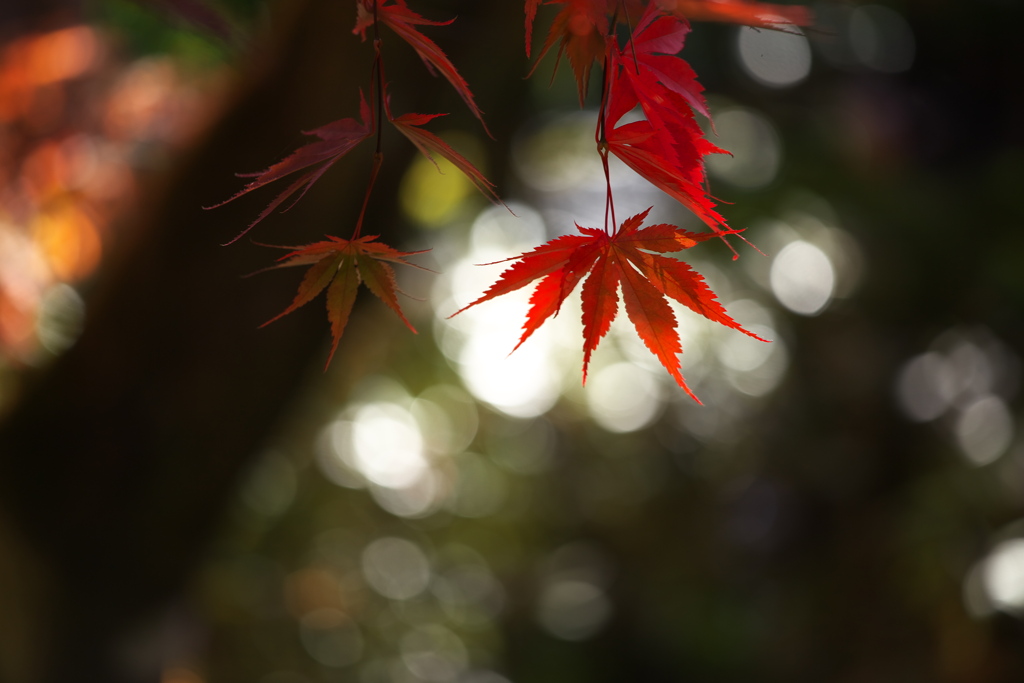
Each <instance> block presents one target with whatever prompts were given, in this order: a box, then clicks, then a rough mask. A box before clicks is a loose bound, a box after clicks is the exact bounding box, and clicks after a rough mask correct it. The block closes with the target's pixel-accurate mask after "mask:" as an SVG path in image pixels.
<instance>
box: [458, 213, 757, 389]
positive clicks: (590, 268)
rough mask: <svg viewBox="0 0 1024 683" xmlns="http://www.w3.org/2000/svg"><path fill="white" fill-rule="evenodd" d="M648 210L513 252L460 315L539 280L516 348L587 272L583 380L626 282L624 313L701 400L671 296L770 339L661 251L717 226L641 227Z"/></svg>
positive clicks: (675, 247) (680, 246) (684, 243)
mask: <svg viewBox="0 0 1024 683" xmlns="http://www.w3.org/2000/svg"><path fill="white" fill-rule="evenodd" d="M649 211H650V209H648V210H647V211H644V212H642V213H640V214H637V215H636V216H633V217H632V218H628V219H626V220H625V221H623V223H622V225H621V226H620V227H619V229H618V230H617V231H615V232H614V233H612V234H611V235H609V234H608V233H607V232H605V231H604V230H600V229H597V228H584V227H580V226H579V225H577V226H576V227H577V228H578V229H579V231H580V233H581V234H578V235H575V234H574V235H563V236H561V237H556V238H555V239H553V240H551V241H550V242H547V243H545V244H542V245H541V246H539V247H537V248H535V249H533V250H532V251H529V252H526V253H524V254H520V255H519V256H517V257H515V258H514V259H510V260H512V261H515V263H513V264H512V265H511V266H510V267H509V268H508V269H506V270H505V272H504V273H502V274H501V276H500V277H499V278H498V281H497V282H495V283H494V284H493V285H491V287H490V288H489V289H488V290H487V291H486V292H485V293H484V294H483V296H481V297H480V298H479V299H477V300H476V301H474V302H473V303H471V304H469V306H466V307H465V308H463V309H461V310H459V311H457V312H456V313H455V315H457V314H458V313H461V312H462V311H464V310H466V309H467V308H469V307H471V306H475V305H477V304H479V303H483V302H484V301H487V300H489V299H493V298H495V297H498V296H501V295H503V294H508V293H509V292H512V291H515V290H517V289H520V288H521V287H525V286H526V285H528V284H530V283H532V282H534V281H535V280H540V282H539V283H537V288H536V289H535V290H534V292H533V295H532V296H531V297H530V309H529V311H528V312H527V315H526V323H525V324H524V325H523V335H522V337H521V338H520V340H519V344H517V345H516V348H519V346H520V345H521V344H522V343H523V342H524V341H526V340H527V339H528V338H529V337H530V335H532V334H533V332H534V331H535V330H537V328H539V327H540V326H541V324H543V322H544V321H545V320H547V319H548V318H550V317H551V316H553V315H555V314H556V313H558V311H559V309H560V308H561V307H562V303H563V302H564V301H565V299H566V298H567V297H568V296H569V294H570V293H571V292H572V290H573V289H575V287H576V285H577V284H579V282H580V280H582V279H583V278H584V277H586V282H584V283H583V291H582V296H581V299H582V308H583V318H582V320H583V381H584V382H586V380H587V366H588V365H589V363H590V356H591V354H592V353H593V351H594V349H596V348H597V345H598V342H600V340H601V338H602V337H603V336H604V335H605V334H606V333H607V332H608V329H609V328H610V327H611V323H612V320H614V319H615V316H616V314H617V313H618V303H619V294H618V292H619V290H620V289H621V291H622V300H623V303H624V304H625V308H626V315H628V316H629V319H630V321H631V322H632V323H633V326H634V327H635V328H636V331H637V333H638V334H639V335H640V339H642V340H643V342H644V344H645V345H646V346H647V348H648V349H649V350H650V351H651V352H652V353H653V354H654V355H655V356H656V357H657V358H658V360H659V361H661V364H662V365H663V366H665V369H666V370H668V373H669V374H670V375H671V376H672V378H673V379H675V381H676V383H678V384H679V386H680V387H682V388H683V390H684V391H686V393H687V394H689V395H690V396H691V397H692V398H693V400H695V401H697V402H698V403H700V400H699V399H698V398H697V397H696V396H695V395H694V394H693V392H692V391H690V388H689V387H688V386H687V385H686V382H685V381H684V380H683V375H682V373H681V372H680V362H679V354H680V353H682V345H681V344H680V341H679V334H678V332H677V331H676V318H675V315H674V314H673V312H672V308H671V306H669V303H668V300H667V299H666V297H670V298H672V299H675V300H676V301H678V302H679V303H681V304H683V305H684V306H686V307H687V308H689V309H691V310H692V311H695V312H697V313H699V314H701V315H703V316H704V317H706V318H708V319H710V320H714V321H715V322H718V323H721V324H723V325H725V326H727V327H731V328H733V329H736V330H739V331H740V332H743V333H744V334H747V335H750V336H751V337H753V338H755V339H759V340H761V341H766V340H764V339H761V338H760V337H758V336H757V335H756V334H754V333H753V332H750V331H748V330H745V329H744V328H743V327H742V326H741V325H740V324H739V323H737V322H736V321H735V320H733V319H732V317H730V316H729V314H728V313H727V312H726V311H725V308H724V307H723V306H722V304H721V303H719V301H718V300H717V299H716V298H715V294H714V292H712V291H711V289H710V288H709V287H708V286H707V283H705V282H704V278H702V277H701V276H700V274H699V273H697V272H696V271H694V270H692V269H691V268H690V266H689V265H688V264H686V263H685V262H683V261H680V260H678V259H675V258H671V257H669V256H665V255H664V254H668V253H672V252H677V251H681V250H683V249H689V248H690V247H693V246H695V245H697V244H698V243H700V242H703V241H704V240H707V239H709V238H710V237H713V236H714V234H713V233H693V232H688V231H686V230H682V229H680V228H677V227H676V226H674V225H668V224H664V223H661V224H657V225H649V226H647V227H645V228H641V227H640V225H641V224H642V223H643V221H644V219H645V218H646V217H647V214H648V212H649ZM732 232H735V231H732ZM513 350H514V349H513Z"/></svg>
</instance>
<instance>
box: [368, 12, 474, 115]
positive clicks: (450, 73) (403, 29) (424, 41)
mask: <svg viewBox="0 0 1024 683" xmlns="http://www.w3.org/2000/svg"><path fill="white" fill-rule="evenodd" d="M375 2H377V3H378V4H377V18H378V20H379V21H381V22H382V23H383V24H384V25H385V26H387V27H388V28H390V29H391V30H392V31H394V32H395V33H396V34H398V36H399V37H400V38H401V39H402V40H404V41H405V42H406V43H408V44H409V45H410V46H412V48H413V49H414V50H416V54H418V55H419V56H420V59H422V60H423V62H424V63H425V64H426V65H427V69H428V70H429V71H430V72H431V73H432V74H436V73H440V74H441V75H442V76H444V77H445V78H446V79H447V80H448V82H449V83H451V84H452V87H453V88H455V92H457V93H459V96H460V97H461V98H462V100H463V101H464V102H465V103H466V106H467V107H469V110H470V111H471V112H473V116H475V117H477V119H479V120H480V123H481V124H483V126H484V130H485V131H486V130H487V124H486V123H484V118H483V112H482V111H480V107H478V106H477V104H476V100H475V99H474V98H473V93H472V91H471V90H470V89H469V84H468V83H466V80H465V79H464V78H463V77H462V75H461V74H460V73H459V72H458V70H457V69H456V68H455V65H454V64H452V62H451V60H450V59H448V56H447V55H446V54H445V53H444V51H443V50H442V49H441V48H440V47H438V45H437V43H435V42H434V41H432V40H431V39H430V38H428V37H426V36H425V35H423V34H422V33H421V32H420V31H419V30H418V29H417V28H415V27H416V26H447V25H448V24H450V23H452V22H453V21H454V19H449V20H448V21H431V20H429V19H425V18H423V17H422V16H420V15H419V14H417V13H416V12H413V11H412V10H411V9H409V7H408V6H407V5H406V3H405V0H358V3H357V5H356V25H355V28H354V29H352V33H358V34H359V36H360V37H361V38H362V39H363V40H366V30H367V29H368V28H370V27H371V26H373V6H374V3H375ZM487 134H488V135H490V132H489V131H488V133H487Z"/></svg>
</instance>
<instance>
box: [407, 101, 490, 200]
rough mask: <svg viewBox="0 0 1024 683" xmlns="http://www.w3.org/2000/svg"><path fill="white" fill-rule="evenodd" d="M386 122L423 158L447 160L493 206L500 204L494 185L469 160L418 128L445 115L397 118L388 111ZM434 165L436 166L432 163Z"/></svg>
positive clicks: (417, 115)
mask: <svg viewBox="0 0 1024 683" xmlns="http://www.w3.org/2000/svg"><path fill="white" fill-rule="evenodd" d="M387 114H388V120H389V121H391V123H393V124H394V125H395V128H397V129H398V130H399V131H400V132H401V133H402V135H404V136H405V137H407V138H409V140H410V141H411V142H412V144H414V145H416V148H417V149H418V150H420V152H422V153H423V155H424V156H425V157H427V158H428V159H430V160H431V161H434V157H433V155H434V154H437V155H439V156H441V157H442V158H444V159H447V160H448V161H450V162H451V163H452V165H453V166H455V168H457V169H459V170H460V171H462V173H463V174H465V176H466V177H467V178H469V181H470V182H471V183H473V185H474V186H475V187H476V188H477V189H478V190H480V192H482V193H483V194H484V196H485V197H487V198H488V199H490V200H491V201H492V202H494V203H495V204H501V203H502V201H501V198H499V197H498V194H497V193H496V192H495V191H494V183H492V182H491V181H490V180H488V179H487V178H486V177H485V176H484V174H483V173H481V172H480V171H479V170H478V169H477V168H476V166H474V165H473V164H471V163H470V162H469V160H468V159H467V158H466V157H464V156H462V155H461V154H459V153H458V152H456V151H455V150H454V149H452V148H451V146H450V145H449V144H448V143H446V142H445V141H444V140H442V139H441V138H439V137H438V136H437V135H434V134H433V133H431V132H430V131H429V130H424V129H423V128H421V127H420V126H422V125H424V124H426V123H429V122H430V121H432V120H434V119H436V118H437V117H439V116H446V114H402V115H401V116H399V117H398V118H393V117H392V116H391V112H390V110H389V111H388V112H387ZM434 163H435V165H436V164H437V162H436V161H434Z"/></svg>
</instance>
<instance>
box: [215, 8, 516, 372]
mask: <svg viewBox="0 0 1024 683" xmlns="http://www.w3.org/2000/svg"><path fill="white" fill-rule="evenodd" d="M449 23H451V22H450V21H446V22H445V21H431V20H429V19H425V18H424V17H422V16H420V15H419V14H417V13H416V12H414V11H412V10H411V9H409V7H408V6H407V5H406V2H405V0H379V2H378V1H377V0H356V23H355V27H354V28H353V29H352V33H354V34H358V35H359V36H360V37H361V38H362V39H363V40H365V39H366V32H367V30H369V29H373V30H374V32H375V33H376V31H377V27H378V25H380V24H382V25H384V26H386V27H387V28H389V29H390V30H391V31H393V32H394V33H395V34H396V35H397V36H398V37H399V38H401V39H402V40H403V41H405V42H406V43H408V44H409V45H410V46H411V47H412V48H413V49H414V50H415V51H416V53H417V54H418V55H419V56H420V58H421V59H422V60H423V62H424V64H425V65H426V66H427V69H428V70H429V71H430V72H431V73H433V74H441V75H442V76H444V78H446V79H447V80H448V82H449V83H451V84H452V86H453V87H454V88H455V90H456V92H457V93H458V94H459V96H461V97H462V99H463V100H464V101H465V102H466V105H467V106H468V107H469V109H470V111H472V112H473V114H474V115H475V116H476V117H477V118H478V119H480V121H481V123H483V118H482V112H481V111H480V108H479V107H478V106H477V105H476V101H475V100H474V99H473V93H472V92H471V91H470V89H469V86H468V85H467V83H466V81H465V79H463V78H462V76H461V75H460V74H459V72H458V71H457V70H456V69H455V66H454V65H453V64H452V63H451V60H449V59H448V57H447V55H445V54H444V52H443V51H442V50H441V48H440V47H438V46H437V44H436V43H434V41H432V40H430V38H428V37H427V36H425V35H423V33H421V32H420V30H419V29H418V28H417V27H418V26H443V25H446V24H449ZM374 42H375V50H376V58H375V61H374V66H373V69H372V72H373V75H375V76H376V77H377V81H376V82H375V83H374V84H373V86H372V87H373V89H372V90H371V92H372V94H373V95H375V98H371V99H374V102H375V107H371V105H370V104H369V103H368V102H367V100H366V98H365V97H364V96H363V94H362V92H360V106H359V110H360V120H356V119H354V118H345V119H339V120H337V121H333V122H331V123H328V124H326V125H324V126H321V127H320V128H317V129H315V130H312V131H309V132H307V133H306V134H307V135H315V136H316V137H318V138H319V140H317V141H315V142H311V143H309V144H307V145H304V146H302V147H300V148H299V149H297V150H295V151H294V152H292V153H291V154H289V155H288V156H286V157H285V158H284V159H282V160H281V161H279V162H277V163H276V164H274V165H272V166H270V167H269V168H267V169H266V170H264V171H261V172H258V173H250V174H240V175H241V176H242V177H251V178H253V180H251V181H250V182H249V183H248V184H246V186H245V187H243V188H242V190H240V191H239V192H238V193H237V194H235V195H234V196H232V197H230V198H229V199H227V200H225V202H221V203H220V204H217V205H216V206H220V205H222V204H224V203H226V202H229V201H232V200H234V199H237V198H238V197H240V196H242V195H244V194H248V193H249V192H252V191H253V190H256V189H259V188H261V187H263V186H264V185H268V184H270V183H273V182H275V181H278V180H281V179H283V178H285V177H288V176H293V174H299V175H298V176H295V177H293V180H292V181H291V183H290V184H289V185H287V186H286V187H285V189H284V190H282V191H281V192H280V193H279V194H278V195H277V196H276V197H275V198H274V200H273V201H271V202H270V204H269V205H267V207H266V208H265V209H264V210H263V211H262V212H261V213H260V214H259V215H258V216H257V217H256V220H254V221H253V222H252V223H250V224H249V226H248V227H246V228H245V230H243V231H242V232H241V233H240V234H238V235H237V236H236V237H234V238H233V239H232V240H231V241H230V242H229V244H230V243H231V242H235V241H236V240H238V239H239V238H240V237H242V235H244V234H246V233H247V232H248V231H249V230H251V229H252V228H253V226H255V225H256V224H257V223H259V222H260V221H262V220H263V219H264V218H266V217H267V216H269V215H270V214H271V213H273V212H274V210H275V209H277V208H278V207H279V206H281V205H282V204H283V203H284V202H285V201H286V200H288V199H289V198H292V197H293V196H294V201H298V200H299V199H301V198H302V196H303V195H304V194H305V193H306V192H307V191H308V190H309V188H310V187H312V185H313V184H314V183H315V182H316V181H317V180H319V179H320V177H321V176H322V175H323V174H324V173H325V172H326V171H327V169H329V168H330V167H331V166H333V165H334V164H335V163H336V162H337V161H338V160H340V159H341V158H342V157H344V156H345V155H346V154H348V153H349V152H351V151H352V150H353V149H355V148H356V147H357V146H358V145H359V144H360V143H361V142H363V141H364V140H367V139H369V138H371V137H374V136H377V139H378V153H377V155H376V156H375V160H374V166H373V169H372V171H371V174H370V182H369V184H368V187H367V190H366V197H365V199H364V202H363V207H364V211H365V207H366V202H367V201H368V200H369V197H370V193H371V191H372V189H373V182H374V180H375V179H376V175H377V171H378V170H379V167H380V164H381V163H382V159H383V157H382V155H381V154H380V145H379V140H380V135H381V131H380V130H379V129H378V127H377V125H376V122H377V121H378V120H380V116H379V114H380V113H381V111H380V110H381V109H383V113H384V114H385V115H386V118H387V121H388V122H390V123H391V124H393V125H394V127H395V129H396V130H398V131H399V132H400V133H401V134H402V135H404V136H405V137H406V138H408V139H409V140H410V141H411V142H412V143H413V144H414V145H415V146H416V148H417V149H419V150H420V152H422V153H423V154H424V155H425V156H426V157H427V158H428V159H430V160H431V161H434V155H438V156H440V157H442V158H444V159H447V160H448V161H449V162H451V163H452V165H454V166H455V167H456V168H457V169H458V170H460V171H461V172H462V173H464V174H465V175H466V177H467V178H468V179H469V180H470V182H472V183H473V185H474V186H476V187H477V188H478V189H479V190H480V191H481V192H482V193H483V194H484V195H485V196H486V197H488V199H490V200H491V201H493V202H496V203H500V201H501V200H500V199H499V198H498V195H497V194H496V193H495V191H494V185H493V184H492V183H491V182H490V181H489V180H487V178H486V177H484V175H483V174H482V173H481V172H480V171H479V170H478V169H477V168H476V167H474V166H473V164H472V163H470V162H469V160H468V159H466V158H465V157H463V156H462V155H461V154H459V153H458V152H456V151H455V150H454V149H452V147H451V146H450V145H448V144H447V143H446V142H445V141H444V140H442V139H441V138H440V137H438V136H437V135H435V134H434V133H431V132H430V131H428V130H425V129H424V128H422V126H423V125H425V124H427V123H429V122H430V121H431V120H433V119H435V118H437V117H439V116H444V114H414V113H409V114H402V115H400V116H394V115H392V113H391V108H390V106H389V103H388V100H387V97H386V95H385V92H384V91H385V89H386V85H385V83H384V80H383V66H382V64H381V56H380V55H381V53H380V42H379V41H377V40H375V41H374ZM485 130H486V126H485ZM294 201H293V203H294ZM210 208H214V207H210ZM285 210H287V208H286V209H285ZM362 220H363V214H360V217H359V220H358V221H357V222H356V226H355V229H354V231H353V234H352V237H351V238H350V239H342V238H340V237H336V236H333V235H327V239H326V240H323V241H320V242H315V243H312V244H307V245H304V246H299V247H287V248H288V249H290V253H288V254H286V255H285V256H283V257H282V258H281V259H279V262H278V263H277V264H276V265H274V266H271V268H283V267H287V266H308V267H309V270H308V271H307V272H306V275H305V277H304V278H303V280H302V282H301V283H300V284H299V290H298V293H297V294H296V296H295V299H294V300H293V301H292V303H291V305H290V306H288V307H287V308H286V309H285V310H284V311H283V312H282V313H280V314H278V315H277V316H275V317H274V318H272V319H271V320H269V321H267V323H264V324H265V325H266V324H269V323H271V322H273V321H274V320H277V319H278V318H280V317H282V316H284V315H287V314H288V313H291V312H292V311H294V310H295V309H297V308H299V307H300V306H302V305H304V304H307V303H309V302H310V301H312V300H313V299H314V298H316V297H317V296H318V295H319V294H320V293H321V292H322V291H324V289H326V290H327V317H328V320H329V321H330V323H331V336H332V344H331V352H330V355H329V356H328V359H327V363H328V364H330V361H331V358H333V356H334V352H335V350H336V349H337V347H338V342H339V340H340V339H341V334H342V332H343V331H344V329H345V325H346V323H347V321H348V318H349V314H350V312H351V309H352V305H353V303H354V301H355V295H356V290H357V289H358V285H359V283H360V282H362V283H363V284H365V285H366V286H367V288H368V289H369V290H370V291H371V292H373V293H374V294H376V295H377V296H378V297H380V299H381V300H383V301H384V303H385V304H387V305H388V307H389V308H391V309H392V310H393V311H394V312H395V313H396V314H397V315H398V316H399V317H400V318H401V319H402V321H403V322H405V324H406V326H408V327H409V329H410V330H412V331H413V332H415V331H416V330H415V329H413V327H412V325H410V324H409V321H408V320H406V318H405V316H404V315H403V313H402V310H401V307H400V306H399V304H398V299H397V293H398V291H399V290H398V288H397V286H396V284H395V276H394V271H393V270H392V268H391V266H390V265H389V263H400V264H405V265H413V264H410V263H408V262H407V261H405V257H407V256H411V255H413V254H418V253H422V252H401V251H397V250H395V249H393V248H392V247H390V246H388V245H386V244H384V243H381V242H378V241H377V236H376V235H374V236H372V237H371V236H363V237H360V232H361V229H362Z"/></svg>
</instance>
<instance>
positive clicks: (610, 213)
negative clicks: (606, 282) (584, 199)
mask: <svg viewBox="0 0 1024 683" xmlns="http://www.w3.org/2000/svg"><path fill="white" fill-rule="evenodd" d="M607 49H609V50H610V49H611V44H610V43H609V47H608V48H607ZM601 69H602V75H601V108H600V110H599V111H598V113H597V131H596V134H595V138H596V141H597V153H598V154H600V155H601V165H602V166H603V167H604V184H605V198H604V231H605V233H607V234H609V235H610V234H612V233H613V232H614V231H615V230H616V229H617V228H616V226H618V222H616V220H615V200H614V199H613V197H612V176H611V172H610V169H609V167H608V136H607V118H608V96H609V93H608V90H609V80H610V79H611V71H610V70H609V68H608V54H607V52H606V53H605V57H604V64H602V66H601ZM609 217H611V229H609V227H608V225H609V223H608V218H609Z"/></svg>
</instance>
